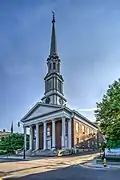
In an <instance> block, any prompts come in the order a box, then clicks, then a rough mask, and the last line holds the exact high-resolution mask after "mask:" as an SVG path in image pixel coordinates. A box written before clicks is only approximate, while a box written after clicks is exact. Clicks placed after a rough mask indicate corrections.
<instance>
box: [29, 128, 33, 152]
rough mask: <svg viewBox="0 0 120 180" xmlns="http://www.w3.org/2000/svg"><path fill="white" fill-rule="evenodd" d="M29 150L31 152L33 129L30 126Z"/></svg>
mask: <svg viewBox="0 0 120 180" xmlns="http://www.w3.org/2000/svg"><path fill="white" fill-rule="evenodd" d="M29 149H30V150H33V127H32V126H30V140H29Z"/></svg>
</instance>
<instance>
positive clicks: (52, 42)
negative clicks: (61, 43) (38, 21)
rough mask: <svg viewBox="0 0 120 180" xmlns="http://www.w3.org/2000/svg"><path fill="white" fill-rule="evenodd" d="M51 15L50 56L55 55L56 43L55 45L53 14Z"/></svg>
mask: <svg viewBox="0 0 120 180" xmlns="http://www.w3.org/2000/svg"><path fill="white" fill-rule="evenodd" d="M52 13H53V19H52V36H51V47H50V55H54V54H57V43H56V33H55V13H54V12H52Z"/></svg>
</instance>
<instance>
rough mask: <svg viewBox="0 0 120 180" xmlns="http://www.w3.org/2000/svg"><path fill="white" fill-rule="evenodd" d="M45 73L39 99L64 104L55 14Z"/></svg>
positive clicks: (47, 102) (48, 102)
mask: <svg viewBox="0 0 120 180" xmlns="http://www.w3.org/2000/svg"><path fill="white" fill-rule="evenodd" d="M47 69H48V71H47V74H46V76H45V78H44V81H45V93H44V97H43V98H42V99H41V100H42V101H43V102H44V103H46V104H54V105H65V104H66V102H67V100H66V99H65V98H64V93H63V82H64V80H63V77H62V75H61V74H60V58H59V56H58V52H57V42H56V32H55V14H54V12H53V19H52V36H51V46H50V54H49V57H48V59H47Z"/></svg>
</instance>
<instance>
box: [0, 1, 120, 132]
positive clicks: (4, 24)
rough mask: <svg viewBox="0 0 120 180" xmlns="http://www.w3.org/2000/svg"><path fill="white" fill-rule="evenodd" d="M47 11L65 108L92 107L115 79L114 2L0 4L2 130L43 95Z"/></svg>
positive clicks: (118, 18) (117, 37)
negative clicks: (55, 37)
mask: <svg viewBox="0 0 120 180" xmlns="http://www.w3.org/2000/svg"><path fill="white" fill-rule="evenodd" d="M52 10H55V12H56V34H57V43H58V51H59V55H60V58H61V68H62V72H61V73H62V74H63V76H64V80H65V84H64V91H65V96H66V97H67V99H68V106H69V107H71V108H73V109H86V108H87V109H91V108H94V107H95V106H96V102H97V101H100V99H101V98H102V96H103V94H104V92H105V91H106V89H107V87H108V85H109V84H111V83H112V82H113V81H114V80H115V79H118V78H119V77H120V1H119V0H46V1H44V0H18V1H16V0H11V1H9V0H1V1H0V129H1V130H2V129H3V128H6V129H8V130H9V129H10V124H11V122H12V121H14V127H15V129H16V130H18V129H17V121H18V120H20V119H21V118H22V117H23V115H24V114H25V113H26V112H27V111H28V110H29V109H30V108H31V107H32V106H33V105H34V104H35V103H36V102H37V101H39V100H40V99H41V97H42V96H43V93H44V80H43V78H44V76H45V74H46V71H47V67H46V59H47V57H48V55H49V47H50V37H51V19H52V13H51V12H52ZM87 115H88V116H89V117H93V116H92V115H90V113H88V114H87Z"/></svg>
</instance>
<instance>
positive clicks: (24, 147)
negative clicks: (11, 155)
mask: <svg viewBox="0 0 120 180" xmlns="http://www.w3.org/2000/svg"><path fill="white" fill-rule="evenodd" d="M21 124H22V123H21V122H20V121H19V122H18V127H20V125H21ZM25 143H26V129H25V128H24V145H23V159H25V158H26V154H25V149H26V144H25Z"/></svg>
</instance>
